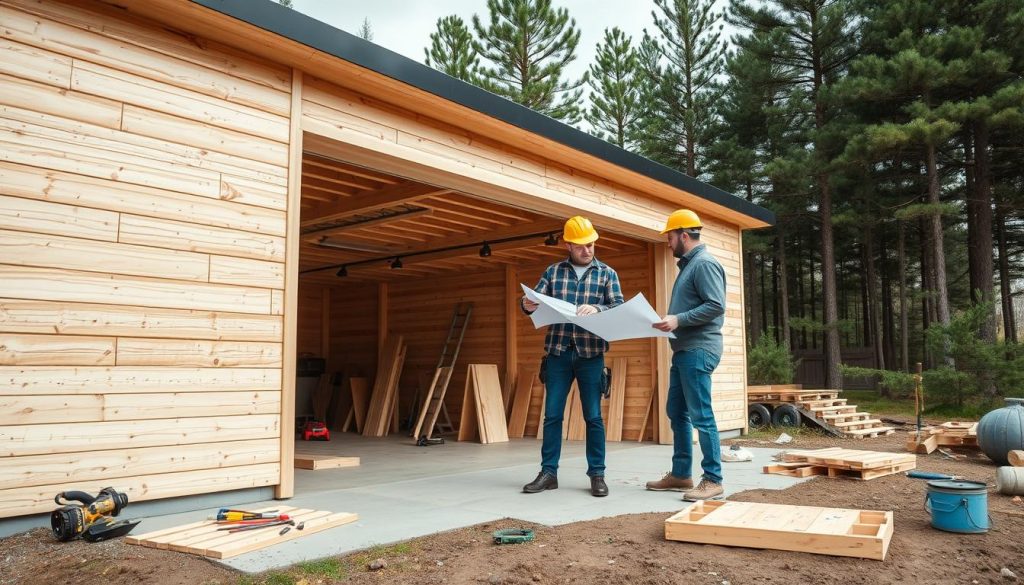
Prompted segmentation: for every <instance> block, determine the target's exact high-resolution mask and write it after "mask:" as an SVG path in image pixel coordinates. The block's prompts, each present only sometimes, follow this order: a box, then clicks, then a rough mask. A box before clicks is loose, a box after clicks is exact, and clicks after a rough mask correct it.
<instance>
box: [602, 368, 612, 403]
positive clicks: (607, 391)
mask: <svg viewBox="0 0 1024 585" xmlns="http://www.w3.org/2000/svg"><path fill="white" fill-rule="evenodd" d="M601 395H602V396H604V397H605V399H607V398H610V397H611V395H612V370H611V368H605V369H604V371H603V372H601Z"/></svg>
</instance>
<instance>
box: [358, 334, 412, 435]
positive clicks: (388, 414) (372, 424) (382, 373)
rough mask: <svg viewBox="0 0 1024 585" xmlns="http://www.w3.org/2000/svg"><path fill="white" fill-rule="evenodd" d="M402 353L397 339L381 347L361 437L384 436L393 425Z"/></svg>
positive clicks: (403, 359) (402, 359) (403, 345)
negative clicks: (382, 349) (381, 350)
mask: <svg viewBox="0 0 1024 585" xmlns="http://www.w3.org/2000/svg"><path fill="white" fill-rule="evenodd" d="M405 351H406V346H405V340H404V339H403V338H402V336H401V335H394V336H391V337H389V338H388V339H387V341H386V342H385V343H384V351H383V352H381V358H380V363H378V364H377V378H376V379H375V380H374V381H373V392H372V394H371V395H370V404H369V406H368V407H367V409H366V420H365V424H364V425H363V436H364V437H383V436H386V435H387V434H388V429H389V428H390V427H391V426H393V424H394V418H395V416H394V414H395V411H396V408H397V407H398V380H399V379H400V378H401V377H402V366H403V365H404V364H405Z"/></svg>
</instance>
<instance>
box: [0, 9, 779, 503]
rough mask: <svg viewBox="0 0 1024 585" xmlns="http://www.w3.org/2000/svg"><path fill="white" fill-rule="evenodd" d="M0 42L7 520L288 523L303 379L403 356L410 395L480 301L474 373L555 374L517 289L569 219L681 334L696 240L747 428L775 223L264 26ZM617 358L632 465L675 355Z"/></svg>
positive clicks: (68, 23) (457, 91)
mask: <svg viewBox="0 0 1024 585" xmlns="http://www.w3.org/2000/svg"><path fill="white" fill-rule="evenodd" d="M0 22H2V23H3V25H2V27H0V35H2V36H0V143H2V146H0V250H2V255H0V517H10V516H17V515H24V514H32V513H39V512H46V511H49V510H50V509H51V508H52V506H53V500H52V498H53V495H54V493H56V492H58V491H61V490H64V489H81V490H85V491H95V490H97V489H99V488H102V487H104V486H107V485H116V486H118V487H119V488H123V489H125V490H126V491H127V492H128V494H129V497H130V498H131V499H132V501H140V500H149V499H157V498H167V497H173V496H187V495H195V494H199V493H208V492H218V491H225V490H233V489H241V488H252V487H266V486H276V488H275V492H276V495H277V496H278V497H289V496H291V495H292V493H293V490H294V472H293V449H294V430H295V429H294V414H295V380H296V372H295V368H296V356H298V355H299V354H306V353H308V354H313V355H319V356H323V357H324V358H326V359H327V363H328V371H329V372H335V371H341V370H344V369H351V370H353V371H354V370H358V369H361V370H362V371H364V372H365V373H366V374H367V375H370V376H372V375H373V373H374V372H375V368H376V361H377V359H378V352H379V351H380V347H381V345H382V343H383V335H384V332H390V333H397V334H402V335H404V336H405V339H406V340H407V341H408V356H407V359H406V367H405V369H404V377H403V382H402V385H401V387H402V388H414V387H415V385H416V377H417V376H418V373H419V371H422V370H424V369H427V370H429V369H430V368H433V366H434V365H435V363H436V361H437V358H438V352H439V351H440V347H441V344H442V342H443V340H444V336H445V333H446V331H447V328H448V323H449V320H450V318H451V312H452V308H453V306H454V305H455V303H457V302H459V301H473V302H474V303H475V310H474V315H473V318H472V321H471V323H470V326H469V329H468V331H467V334H466V339H465V343H464V345H463V348H462V355H461V357H460V363H461V364H467V363H489V364H497V365H498V368H499V370H500V371H501V372H503V373H505V372H509V371H512V372H514V371H516V368H517V366H518V365H521V364H528V363H531V362H537V361H538V360H539V358H540V356H541V352H542V336H543V331H536V330H534V329H533V328H532V325H531V324H530V322H529V320H528V319H526V318H524V317H522V316H521V315H520V314H519V313H518V310H517V308H516V303H517V299H518V297H519V295H520V292H519V290H518V284H519V283H520V282H525V283H527V284H532V283H533V282H535V281H536V279H537V277H538V276H539V274H540V272H541V271H542V270H543V268H544V266H546V265H547V264H549V263H551V262H553V261H555V260H557V259H559V258H560V257H562V256H563V255H564V249H563V248H562V247H560V246H546V245H545V244H544V240H545V239H546V237H545V236H546V234H548V233H552V232H554V233H557V232H558V231H559V230H560V226H561V223H562V221H564V218H565V217H568V216H571V215H575V214H582V215H586V216H588V217H590V218H591V219H592V220H593V221H594V223H595V224H596V225H597V227H598V229H599V230H600V232H601V235H602V239H601V240H600V242H599V245H598V256H599V258H601V259H602V260H604V261H606V262H608V263H609V264H611V265H612V266H613V267H615V268H616V269H617V270H618V272H619V273H620V275H621V277H622V283H623V289H624V292H625V294H626V296H627V298H628V297H630V296H632V295H634V294H636V293H637V292H642V293H644V294H645V295H646V296H647V297H648V298H649V299H652V302H654V304H655V305H656V307H657V308H658V309H659V310H660V311H664V310H665V308H666V307H665V305H666V296H667V290H668V289H669V287H670V286H671V282H672V280H673V279H674V277H675V273H676V269H675V266H674V260H673V259H672V258H671V256H670V255H669V254H668V253H667V250H666V248H665V245H664V242H663V238H662V237H661V236H660V235H659V234H658V229H659V227H660V226H661V225H662V222H663V221H664V218H665V216H666V214H668V213H669V212H671V211H672V210H674V209H676V208H679V207H683V206H685V207H689V208H692V209H694V210H696V211H697V212H699V213H700V214H701V216H702V219H703V220H704V221H705V222H706V225H707V228H706V229H705V230H704V234H705V235H704V237H703V239H704V241H706V242H707V244H708V246H709V247H710V248H711V250H712V251H713V252H714V254H715V255H716V256H717V257H718V258H719V259H720V260H721V262H722V264H723V266H724V267H725V270H726V274H727V277H728V280H729V284H728V303H729V306H728V311H727V319H726V324H725V336H726V343H725V347H726V349H725V356H724V357H723V360H722V363H721V366H720V367H719V369H718V371H717V372H716V374H715V380H714V389H715V397H714V398H715V401H714V406H715V410H716V413H717V415H718V420H719V423H720V427H721V428H722V429H723V430H734V429H743V428H744V425H745V422H746V401H745V392H744V389H745V353H744V347H745V344H744V333H743V327H742V314H743V307H742V303H743V295H742V289H741V284H742V281H741V274H742V266H741V257H742V256H741V250H740V231H741V230H743V229H747V228H756V227H761V226H764V225H768V224H769V223H771V222H772V221H773V217H772V216H771V214H770V213H769V212H767V211H766V210H764V209H762V208H759V207H757V206H754V205H752V204H750V203H748V202H746V201H744V200H742V199H739V198H736V197H734V196H732V195H730V194H728V193H725V192H722V191H720V190H718V189H715V188H714V187H711V186H709V185H706V184H703V183H701V182H699V181H696V180H694V179H692V178H689V177H687V176H685V175H682V174H680V173H677V172H674V171H672V170H669V169H667V168H665V167H662V166H660V165H657V164H655V163H652V162H650V161H648V160H646V159H643V158H641V157H638V156H635V155H632V154H630V153H627V152H625V151H622V150H620V149H618V148H616V147H614V146H612V145H610V144H608V143H605V142H603V141H601V140H598V139H596V138H594V137H592V136H589V135H587V134H585V133H583V132H580V131H578V130H575V129H573V128H570V127H568V126H565V125H563V124H561V123H559V122H556V121H553V120H551V119H548V118H546V117H544V116H542V115H539V114H536V113H534V112H532V111H529V110H527V109H525V108H523V107H520V106H518V105H516V104H514V103H511V102H509V101H507V100H505V99H503V98H500V97H497V96H494V95H492V94H489V93H487V92H485V91H483V90H480V89H479V88H476V87H472V86H469V85H467V84H464V83H462V82H459V81H456V80H453V79H451V78H449V77H447V76H445V75H443V74H441V73H439V72H436V71H433V70H431V69H429V68H427V67H425V66H423V65H420V64H418V63H415V62H413V61H411V60H408V59H406V58H404V57H401V56H399V55H396V54H394V53H391V52H390V51H387V50H385V49H382V48H380V47H378V46H375V45H373V44H371V43H368V42H365V41H363V40H361V39H358V38H356V37H353V36H351V35H349V34H346V33H344V32H341V31H338V30H336V29H334V28H332V27H330V26H328V25H325V24H323V23H320V22H318V21H316V20H313V19H310V18H308V17H306V16H304V15H302V14H299V13H297V12H294V11H291V10H289V9H286V8H284V7H282V6H280V5H278V4H277V3H275V2H271V1H269V0H198V1H195V2H189V1H185V0H110V1H107V2H100V1H88V0H70V1H60V0H0ZM484 241H487V242H493V243H491V244H489V246H490V247H491V250H492V254H491V255H490V256H489V257H481V256H480V254H479V248H480V246H481V244H482V243H483V242H484ZM395 258H402V268H401V269H400V270H396V269H392V268H391V264H392V263H393V261H394V259H395ZM341 265H346V266H347V269H346V271H345V272H347V276H345V277H339V276H337V275H336V273H337V271H338V267H340V266H341ZM623 356H624V357H627V358H628V376H627V384H626V386H627V387H626V393H625V409H624V417H623V438H624V440H638V439H642V438H643V437H640V436H639V435H640V432H641V426H642V423H643V417H644V416H645V413H646V409H647V407H648V405H649V404H650V403H651V397H652V395H653V396H655V399H656V403H657V404H658V406H659V412H662V411H663V405H664V401H665V394H666V391H667V379H666V375H667V366H668V359H669V350H668V347H667V345H666V344H665V343H664V342H661V343H657V342H654V341H652V340H649V339H645V340H637V341H629V342H619V343H615V344H613V346H612V350H611V354H610V357H623ZM464 376H465V369H464V367H463V368H457V370H456V375H455V379H454V380H453V382H452V384H453V385H452V387H453V388H460V387H461V386H460V384H461V383H462V379H463V378H464ZM449 396H450V397H452V398H451V399H450V400H449V402H448V409H449V411H450V412H451V413H452V416H453V418H454V419H456V420H457V419H458V414H459V412H458V411H459V408H460V406H461V400H460V398H461V393H459V392H452V393H450V394H449ZM410 401H411V397H410V396H409V394H407V393H405V390H403V394H402V396H401V399H400V410H401V411H402V416H403V417H405V416H406V414H407V409H408V402H410ZM539 415H540V397H539V396H538V397H536V399H535V402H534V404H533V405H532V406H531V412H530V418H529V422H528V431H527V432H528V434H529V433H530V431H532V430H535V428H536V425H537V419H538V417H539ZM662 416H663V415H662ZM670 437H671V431H670V429H669V428H668V425H667V423H663V424H661V425H660V426H659V433H658V436H656V437H653V438H654V439H656V440H658V441H660V442H663V443H664V442H668V441H669V440H670ZM335 440H337V441H344V435H338V436H337V437H336V438H335Z"/></svg>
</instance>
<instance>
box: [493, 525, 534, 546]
mask: <svg viewBox="0 0 1024 585" xmlns="http://www.w3.org/2000/svg"><path fill="white" fill-rule="evenodd" d="M491 536H492V537H493V538H494V544H518V543H521V542H530V541H531V540H533V530H530V529H529V528H505V529H503V530H495V531H494V533H493V534H491Z"/></svg>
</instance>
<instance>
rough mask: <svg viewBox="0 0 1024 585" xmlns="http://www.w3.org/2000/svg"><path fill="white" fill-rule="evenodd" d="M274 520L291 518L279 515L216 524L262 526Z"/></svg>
mask: <svg viewBox="0 0 1024 585" xmlns="http://www.w3.org/2000/svg"><path fill="white" fill-rule="evenodd" d="M275 520H291V516H289V515H288V514H281V515H280V516H268V517H267V518H255V519H253V520H217V524H233V525H236V526H241V525H244V524H264V523H266V522H273V521H275Z"/></svg>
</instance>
